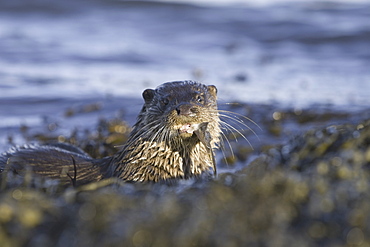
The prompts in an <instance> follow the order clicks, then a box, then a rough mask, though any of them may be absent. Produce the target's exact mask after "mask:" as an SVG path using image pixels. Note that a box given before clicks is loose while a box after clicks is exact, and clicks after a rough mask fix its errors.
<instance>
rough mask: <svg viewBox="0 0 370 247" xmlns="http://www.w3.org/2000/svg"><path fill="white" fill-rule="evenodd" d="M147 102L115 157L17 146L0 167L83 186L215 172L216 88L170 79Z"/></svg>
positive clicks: (0, 160)
mask: <svg viewBox="0 0 370 247" xmlns="http://www.w3.org/2000/svg"><path fill="white" fill-rule="evenodd" d="M142 96H143V99H144V105H143V107H142V109H141V111H140V113H139V115H138V117H137V122H136V123H135V124H134V126H133V130H132V131H131V133H130V135H129V139H128V141H127V142H126V143H125V144H124V145H123V147H122V148H121V150H120V151H118V152H117V153H116V154H115V155H113V156H111V157H105V158H102V159H93V158H92V157H90V156H89V155H88V154H87V153H85V152H84V151H82V150H81V149H79V148H77V147H74V146H72V145H69V144H65V143H56V144H49V145H37V144H35V145H25V146H22V147H14V148H12V149H10V150H9V151H8V152H6V153H4V154H2V155H1V156H0V170H1V171H2V172H4V171H12V172H14V173H16V174H22V173H23V172H25V171H27V170H29V169H30V170H32V172H33V173H34V174H37V175H41V176H45V177H48V178H52V179H58V180H59V181H60V182H61V183H63V184H70V183H71V181H72V182H73V184H76V185H81V184H86V183H89V182H94V181H99V180H102V179H104V178H109V177H118V178H120V179H122V180H124V181H127V182H160V181H170V180H173V179H188V178H192V177H199V176H200V175H202V174H212V172H213V174H216V172H217V169H216V163H215V158H214V152H215V150H216V149H217V148H218V146H219V142H220V136H221V129H220V119H219V112H218V108H217V88H216V87H215V86H213V85H209V86H207V85H204V84H201V83H198V82H196V81H191V80H189V81H173V82H167V83H164V84H162V85H160V86H158V87H157V88H156V89H146V90H145V91H144V92H143V94H142Z"/></svg>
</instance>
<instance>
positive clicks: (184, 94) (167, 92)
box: [156, 81, 208, 101]
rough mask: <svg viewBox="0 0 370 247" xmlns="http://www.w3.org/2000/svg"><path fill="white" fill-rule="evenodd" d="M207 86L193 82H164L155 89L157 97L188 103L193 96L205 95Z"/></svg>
mask: <svg viewBox="0 0 370 247" xmlns="http://www.w3.org/2000/svg"><path fill="white" fill-rule="evenodd" d="M207 90H208V89H207V86H206V85H204V84H201V83H198V82H195V81H173V82H166V83H164V84H162V85H160V86H159V87H157V88H156V92H157V96H159V97H171V98H172V99H177V100H179V101H188V100H190V99H191V98H192V97H193V96H194V95H196V94H201V93H206V92H207Z"/></svg>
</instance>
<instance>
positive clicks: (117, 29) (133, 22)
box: [0, 0, 370, 150]
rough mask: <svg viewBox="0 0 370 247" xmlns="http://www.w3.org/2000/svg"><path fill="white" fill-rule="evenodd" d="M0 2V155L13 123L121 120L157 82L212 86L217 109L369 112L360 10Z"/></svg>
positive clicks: (364, 17) (368, 41)
mask: <svg viewBox="0 0 370 247" xmlns="http://www.w3.org/2000/svg"><path fill="white" fill-rule="evenodd" d="M252 2H253V1H231V2H229V1H213V2H211V1H206V0H204V1H197V2H196V4H194V1H190V0H189V1H182V2H181V3H180V4H175V3H174V2H173V1H163V2H159V1H153V2H150V1H149V2H141V1H115V0H111V1H108V0H106V1H104V0H100V1H99V0H96V1H93V0H91V1H87V0H85V1H84V0H78V1H76V0H74V1H72V0H70V1H63V2H58V1H46V0H38V1H32V2H31V1H26V0H19V1H11V0H6V1H1V2H0V91H1V95H0V118H1V119H2V120H1V123H0V148H1V150H3V148H5V147H6V146H7V144H6V143H7V141H6V137H7V136H8V135H9V134H11V135H14V137H15V142H22V141H23V140H22V139H21V138H20V137H19V135H18V134H17V133H18V132H19V126H20V125H21V124H25V125H28V126H30V127H33V128H37V127H39V126H41V125H42V123H44V122H45V121H48V120H47V119H48V118H57V119H63V114H64V111H65V109H66V108H68V107H71V106H75V105H81V104H86V103H91V102H96V101H99V102H102V104H103V105H104V107H103V109H102V110H101V111H100V112H98V114H96V113H95V114H93V113H92V114H86V115H84V116H83V117H82V118H80V119H78V118H76V119H74V118H72V119H68V121H64V122H63V126H62V127H61V129H62V131H63V130H64V131H68V130H71V129H73V128H74V127H75V126H76V125H77V126H83V125H86V124H91V123H92V122H94V121H95V120H96V119H97V118H98V117H100V116H106V117H109V116H114V114H116V112H117V111H119V110H120V109H124V110H125V111H126V112H127V116H128V119H129V121H131V122H132V121H133V119H134V116H135V111H136V112H137V110H138V109H139V108H140V103H141V99H140V97H141V92H142V91H143V90H144V89H145V88H155V87H156V86H157V85H159V84H161V83H162V82H165V81H172V80H183V79H196V80H199V81H201V82H204V83H206V84H214V85H216V86H217V87H218V89H219V96H220V98H221V100H222V101H225V102H230V101H241V102H245V103H252V104H272V105H279V106H283V107H293V108H301V107H311V106H313V105H330V106H331V107H333V108H344V109H352V108H354V107H355V108H364V109H365V108H367V107H368V106H369V105H370V97H369V96H368V95H369V93H370V69H369V62H370V3H369V2H368V1H338V2H321V1H320V2H319V1H317V2H312V1H310V2H305V1H289V2H287V1H278V2H273V1H260V2H257V3H259V4H257V5H256V4H252Z"/></svg>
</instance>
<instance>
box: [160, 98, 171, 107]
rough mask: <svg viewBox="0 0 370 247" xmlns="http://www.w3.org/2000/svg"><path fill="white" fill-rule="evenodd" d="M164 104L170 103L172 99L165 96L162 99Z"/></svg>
mask: <svg viewBox="0 0 370 247" xmlns="http://www.w3.org/2000/svg"><path fill="white" fill-rule="evenodd" d="M161 103H162V105H168V103H170V100H169V99H168V98H164V99H163V100H162V101H161Z"/></svg>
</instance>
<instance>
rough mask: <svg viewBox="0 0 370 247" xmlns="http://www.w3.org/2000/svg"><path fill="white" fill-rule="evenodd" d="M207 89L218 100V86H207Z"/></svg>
mask: <svg viewBox="0 0 370 247" xmlns="http://www.w3.org/2000/svg"><path fill="white" fill-rule="evenodd" d="M207 88H208V92H209V93H210V94H211V95H212V96H213V97H215V98H216V96H217V88H216V86H213V85H209V86H207Z"/></svg>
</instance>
